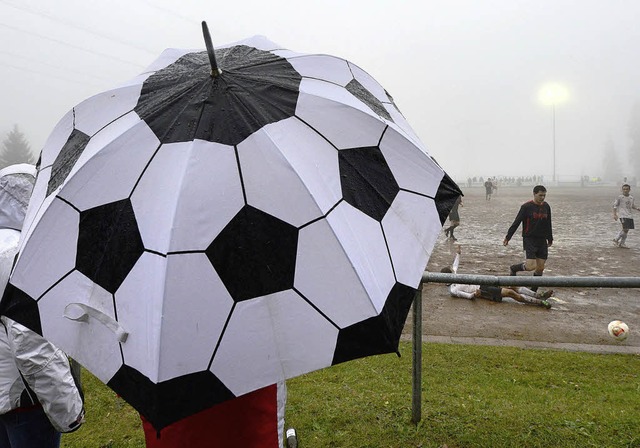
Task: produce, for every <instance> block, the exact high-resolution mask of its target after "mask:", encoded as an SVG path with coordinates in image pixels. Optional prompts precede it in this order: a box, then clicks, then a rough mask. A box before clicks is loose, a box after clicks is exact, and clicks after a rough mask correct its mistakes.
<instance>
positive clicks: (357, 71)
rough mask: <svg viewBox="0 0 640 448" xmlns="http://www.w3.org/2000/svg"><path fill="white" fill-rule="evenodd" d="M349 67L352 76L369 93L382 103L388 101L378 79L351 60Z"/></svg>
mask: <svg viewBox="0 0 640 448" xmlns="http://www.w3.org/2000/svg"><path fill="white" fill-rule="evenodd" d="M349 68H350V69H351V72H352V73H353V78H354V79H355V80H356V81H358V82H359V83H360V84H362V87H364V88H365V89H367V90H368V91H369V93H371V94H372V95H373V96H375V97H376V98H378V100H380V102H382V103H389V102H390V100H389V97H388V96H387V92H386V91H385V90H384V88H383V87H382V86H381V85H380V84H378V81H376V80H375V79H373V78H372V77H371V75H370V74H369V73H367V72H365V71H364V70H362V69H361V68H360V67H358V66H357V65H355V64H354V63H352V62H349Z"/></svg>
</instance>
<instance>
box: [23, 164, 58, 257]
mask: <svg viewBox="0 0 640 448" xmlns="http://www.w3.org/2000/svg"><path fill="white" fill-rule="evenodd" d="M50 177H51V166H48V167H46V168H40V171H38V180H37V182H36V183H35V185H34V186H33V191H32V192H31V198H30V199H29V205H30V207H28V208H27V213H26V215H25V218H24V224H23V225H22V238H21V240H20V241H21V243H20V246H21V247H20V248H21V249H22V242H23V241H25V240H26V239H27V238H28V237H29V235H31V232H32V231H33V229H34V228H35V226H36V225H37V223H38V221H39V220H40V217H41V216H42V214H43V213H44V211H45V210H46V209H47V207H49V204H50V203H51V202H52V201H53V200H54V199H55V195H53V194H52V195H50V196H49V197H46V195H47V187H48V184H49V178H50ZM36 204H37V205H36Z"/></svg>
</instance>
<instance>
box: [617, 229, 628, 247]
mask: <svg viewBox="0 0 640 448" xmlns="http://www.w3.org/2000/svg"><path fill="white" fill-rule="evenodd" d="M627 235H628V234H627V233H624V232H623V233H622V236H621V237H620V244H619V245H620V246H624V242H625V241H627Z"/></svg>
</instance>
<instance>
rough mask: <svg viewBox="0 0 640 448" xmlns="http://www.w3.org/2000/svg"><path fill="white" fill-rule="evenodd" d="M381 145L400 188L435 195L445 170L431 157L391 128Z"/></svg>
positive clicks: (385, 134)
mask: <svg viewBox="0 0 640 448" xmlns="http://www.w3.org/2000/svg"><path fill="white" fill-rule="evenodd" d="M379 147H380V151H382V154H383V155H384V158H385V160H386V161H387V164H388V165H389V168H390V169H391V172H392V173H393V177H395V179H396V181H397V182H398V185H399V186H400V188H403V189H406V190H410V191H415V192H417V193H421V194H424V195H427V196H430V197H435V195H436V193H437V192H438V188H439V187H440V181H441V180H442V178H443V177H444V171H442V168H440V167H439V166H438V164H437V163H435V162H434V161H433V160H432V159H431V157H429V156H428V155H426V154H425V153H423V152H419V151H416V148H415V146H414V145H413V144H412V143H411V142H410V141H408V140H407V139H406V138H405V137H404V136H402V135H401V134H399V133H398V132H396V131H394V130H393V129H391V128H388V129H387V131H386V132H385V133H384V136H383V137H382V141H381V142H380V145H379Z"/></svg>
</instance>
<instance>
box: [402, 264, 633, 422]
mask: <svg viewBox="0 0 640 448" xmlns="http://www.w3.org/2000/svg"><path fill="white" fill-rule="evenodd" d="M424 283H446V284H450V283H462V284H465V285H489V286H546V287H549V286H565V287H568V288H571V287H573V288H580V287H582V288H640V277H547V276H540V277H537V276H532V275H516V276H495V275H474V274H445V273H437V272H425V273H424V274H422V283H421V284H420V288H419V290H418V293H417V294H416V297H415V299H414V303H413V308H414V316H413V395H412V419H411V420H412V421H413V423H415V424H418V422H420V420H421V419H422V415H421V414H422V387H421V384H422V368H421V366H422V313H421V310H422V298H421V296H422V284H424ZM416 309H419V310H420V312H419V313H416Z"/></svg>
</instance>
